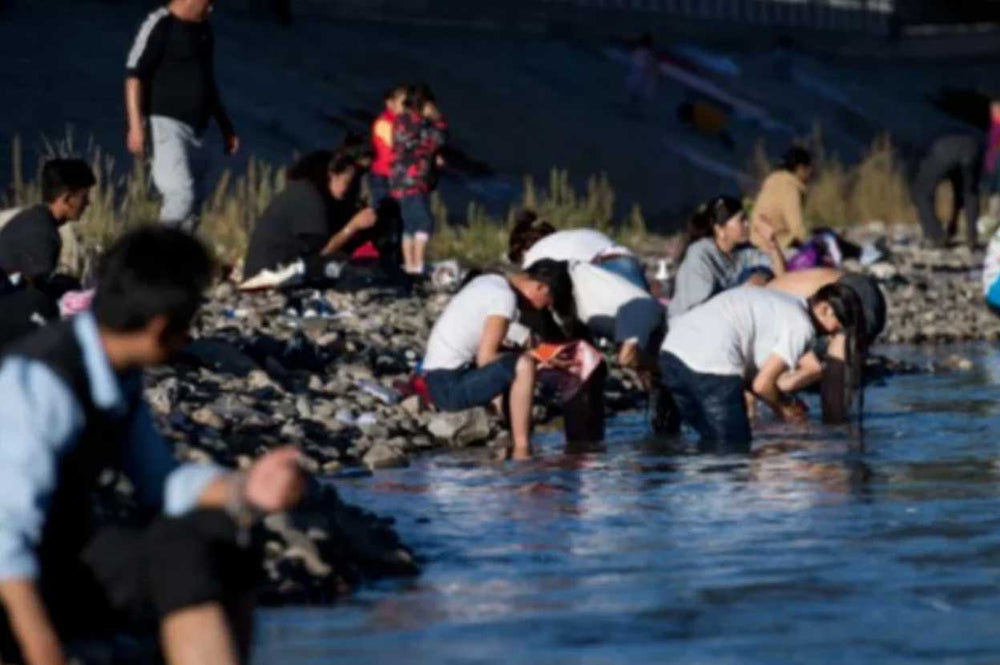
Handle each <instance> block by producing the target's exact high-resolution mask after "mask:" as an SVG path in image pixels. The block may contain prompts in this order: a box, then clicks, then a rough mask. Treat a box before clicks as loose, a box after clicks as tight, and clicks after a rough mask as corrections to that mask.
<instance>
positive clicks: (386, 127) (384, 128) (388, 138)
mask: <svg viewBox="0 0 1000 665" xmlns="http://www.w3.org/2000/svg"><path fill="white" fill-rule="evenodd" d="M375 136H376V137H378V138H379V139H380V140H381V141H382V142H383V143H385V144H386V145H387V146H389V147H392V123H391V122H389V121H388V120H386V119H385V118H382V119H381V120H378V121H376V122H375Z"/></svg>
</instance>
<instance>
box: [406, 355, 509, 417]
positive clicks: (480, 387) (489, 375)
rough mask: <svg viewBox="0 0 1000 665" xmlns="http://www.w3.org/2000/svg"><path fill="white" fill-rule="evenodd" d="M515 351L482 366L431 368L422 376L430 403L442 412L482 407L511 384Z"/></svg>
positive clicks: (505, 390)
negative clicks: (432, 401)
mask: <svg viewBox="0 0 1000 665" xmlns="http://www.w3.org/2000/svg"><path fill="white" fill-rule="evenodd" d="M517 359H518V356H517V354H515V353H505V354H503V355H502V356H500V357H499V358H497V359H496V360H494V361H493V362H491V363H490V364H488V365H483V366H482V367H472V366H467V367H459V368H458V369H434V370H431V371H429V372H427V374H426V375H425V376H424V379H425V380H426V381H427V390H428V391H429V392H430V394H431V399H432V400H434V406H436V407H437V408H439V409H441V410H442V411H464V410H465V409H471V408H472V407H474V406H485V405H487V404H489V403H490V402H492V401H493V398H495V397H496V396H497V395H502V394H504V393H505V392H507V390H508V389H509V388H510V386H511V384H513V383H514V376H515V374H516V373H517Z"/></svg>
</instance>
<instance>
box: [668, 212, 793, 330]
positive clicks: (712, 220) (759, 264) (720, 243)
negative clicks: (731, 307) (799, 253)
mask: <svg viewBox="0 0 1000 665" xmlns="http://www.w3.org/2000/svg"><path fill="white" fill-rule="evenodd" d="M758 227H759V231H760V235H761V242H762V244H763V246H764V247H765V248H766V250H767V251H766V252H764V251H761V250H759V249H757V248H755V247H753V246H752V245H749V244H748V243H749V241H750V224H749V221H748V219H747V214H746V212H745V211H744V210H743V204H742V203H740V201H739V200H738V199H735V198H732V197H728V196H717V197H715V198H714V199H711V200H710V201H708V202H707V203H706V204H705V205H703V206H701V208H699V209H698V212H696V213H695V215H694V216H693V217H692V218H691V220H690V221H689V222H688V244H687V247H686V248H685V249H684V252H683V253H682V254H681V262H680V267H679V268H678V270H677V279H676V283H675V284H676V285H675V287H674V296H673V299H672V300H671V301H670V318H673V317H675V316H679V315H681V314H683V313H685V312H687V311H688V310H690V309H691V308H692V307H695V306H697V305H700V304H701V303H703V302H705V301H706V300H708V299H709V298H711V297H712V296H714V295H715V294H717V293H720V292H722V291H725V290H727V289H731V288H733V287H735V286H738V285H739V284H740V282H741V281H744V280H745V279H746V278H747V277H748V276H749V274H750V273H751V272H753V271H754V270H755V269H760V270H766V271H768V272H770V273H771V274H773V275H783V274H784V273H785V257H784V255H783V254H782V253H781V248H780V247H778V244H777V242H776V241H775V239H774V230H773V229H771V228H770V227H769V226H768V224H767V222H766V221H763V220H761V221H760V222H758ZM769 276H770V275H769Z"/></svg>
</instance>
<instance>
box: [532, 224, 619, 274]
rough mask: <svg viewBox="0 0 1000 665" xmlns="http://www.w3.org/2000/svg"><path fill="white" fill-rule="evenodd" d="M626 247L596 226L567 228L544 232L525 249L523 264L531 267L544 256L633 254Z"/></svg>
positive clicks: (568, 258) (562, 258)
mask: <svg viewBox="0 0 1000 665" xmlns="http://www.w3.org/2000/svg"><path fill="white" fill-rule="evenodd" d="M631 255H632V252H631V251H629V249H627V248H626V247H622V246H621V245H618V244H616V243H615V241H614V240H612V239H611V238H609V237H608V236H606V235H605V234H603V233H601V232H600V231H595V230H594V229H566V230H564V231H556V232H555V233H550V234H549V235H547V236H545V237H544V238H542V239H541V240H539V241H538V242H536V243H535V244H534V245H532V246H531V248H530V249H528V251H527V252H525V253H524V259H523V260H522V261H521V264H522V265H523V266H524V267H525V268H528V267H530V266H532V265H533V264H535V263H537V262H538V261H541V260H542V259H552V260H553V261H586V262H588V263H589V262H590V261H593V260H594V259H597V258H600V257H602V256H631Z"/></svg>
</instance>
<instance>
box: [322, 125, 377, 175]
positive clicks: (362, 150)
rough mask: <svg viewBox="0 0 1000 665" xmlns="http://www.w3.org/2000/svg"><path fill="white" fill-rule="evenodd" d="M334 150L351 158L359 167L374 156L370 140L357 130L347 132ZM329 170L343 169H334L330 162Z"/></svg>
mask: <svg viewBox="0 0 1000 665" xmlns="http://www.w3.org/2000/svg"><path fill="white" fill-rule="evenodd" d="M335 152H336V153H337V154H338V155H343V156H346V157H349V158H351V159H353V160H354V163H355V165H356V166H359V167H360V166H361V164H362V163H364V162H370V160H371V159H372V158H373V157H374V156H375V150H374V149H373V148H372V144H371V141H370V140H369V139H368V137H366V136H364V135H362V134H360V133H358V132H347V134H346V135H345V136H344V138H343V140H342V141H341V142H340V145H339V146H338V147H337V149H336V151H335ZM330 170H331V171H333V172H334V173H343V170H341V171H336V170H334V168H333V165H332V164H331V167H330Z"/></svg>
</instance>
